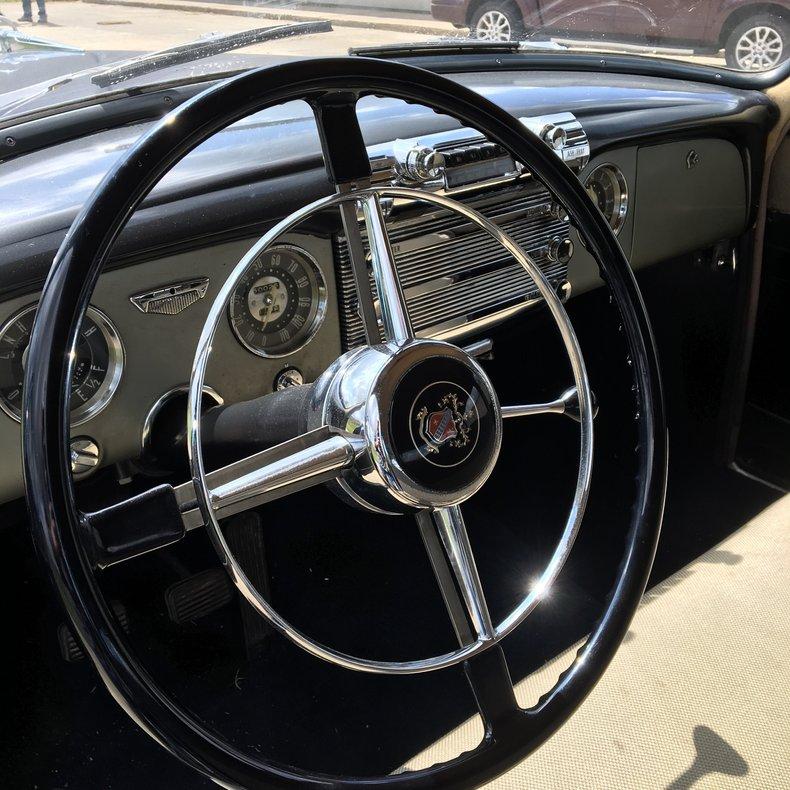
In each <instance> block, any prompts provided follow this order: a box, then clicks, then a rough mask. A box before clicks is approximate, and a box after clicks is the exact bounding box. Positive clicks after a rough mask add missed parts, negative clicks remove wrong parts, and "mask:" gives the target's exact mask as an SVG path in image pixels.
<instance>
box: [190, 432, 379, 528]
mask: <svg viewBox="0 0 790 790" xmlns="http://www.w3.org/2000/svg"><path fill="white" fill-rule="evenodd" d="M364 449H365V446H364V442H361V441H360V440H359V439H358V438H357V437H355V436H352V435H351V434H346V433H343V432H341V431H337V430H334V429H331V428H327V427H324V428H317V429H315V430H313V431H309V432H308V433H305V434H302V435H301V436H297V437H296V438H295V439H290V440H289V441H287V442H282V443H281V444H278V445H276V446H274V447H270V448H269V449H267V450H262V451H261V452H259V453H255V455H251V456H248V457H247V458H243V459H241V460H240V461H235V462H234V463H232V464H228V465H227V466H223V467H222V468H221V469H217V470H215V471H213V472H209V473H208V474H207V475H206V483H207V485H208V492H209V501H210V503H211V507H212V510H213V511H214V513H215V515H216V517H217V518H227V517H228V516H232V515H235V514H236V513H240V512H242V511H244V510H250V509H251V508H254V507H258V506H259V505H262V504H265V503H266V502H272V501H273V500H275V499H280V498H281V497H284V496H289V495H290V494H295V493H296V492H297V491H303V490H305V489H307V488H312V487H313V486H316V485H319V484H321V483H327V482H329V481H330V480H334V479H335V478H336V477H337V475H338V474H339V473H340V472H341V471H343V470H344V469H347V468H348V467H350V466H351V465H352V464H353V463H354V460H355V459H356V457H357V455H358V454H359V453H361V452H362V451H363V450H364ZM175 491H176V498H177V499H178V500H179V502H184V501H185V499H186V497H189V498H190V499H191V500H194V497H195V494H194V491H195V489H194V486H193V484H192V483H185V484H184V485H182V486H179V487H178V488H176V489H175ZM182 518H183V519H184V523H185V526H186V528H187V529H191V528H192V527H194V526H199V525H202V524H203V519H202V517H201V516H200V510H199V508H196V507H195V508H192V509H187V510H182Z"/></svg>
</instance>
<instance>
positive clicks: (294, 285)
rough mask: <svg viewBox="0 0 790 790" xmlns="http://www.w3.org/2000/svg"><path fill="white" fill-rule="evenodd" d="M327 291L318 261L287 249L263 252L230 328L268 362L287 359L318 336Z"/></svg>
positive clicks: (234, 302) (236, 298)
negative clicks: (272, 359)
mask: <svg viewBox="0 0 790 790" xmlns="http://www.w3.org/2000/svg"><path fill="white" fill-rule="evenodd" d="M325 310H326V286H325V285H324V279H323V277H322V276H321V272H320V270H319V269H318V264H317V263H316V262H315V259H314V258H313V257H312V256H311V255H309V254H308V253H307V252H305V251H304V250H303V249H301V248H299V247H294V246H291V245H287V244H281V245H278V246H277V247H272V248H271V249H268V250H266V251H265V252H263V253H261V254H260V255H259V256H258V257H257V258H256V259H255V260H254V261H253V262H252V264H251V265H250V267H249V268H248V269H247V271H246V272H245V274H244V276H243V277H242V278H241V280H239V283H238V285H237V286H236V289H235V290H234V292H233V296H232V297H231V299H230V308H229V311H230V325H231V327H233V331H234V333H235V335H236V337H237V338H238V339H239V341H240V342H241V344H242V345H243V346H245V347H246V348H248V349H249V350H250V351H252V352H253V354H258V355H260V356H262V357H282V356H285V355H286V354H290V353H291V352H293V351H296V350H297V349H299V348H301V347H302V346H303V345H305V343H307V342H308V341H309V340H310V338H311V337H312V336H313V335H314V334H315V333H316V331H317V330H318V327H319V326H320V325H321V322H322V321H323V318H324V312H325Z"/></svg>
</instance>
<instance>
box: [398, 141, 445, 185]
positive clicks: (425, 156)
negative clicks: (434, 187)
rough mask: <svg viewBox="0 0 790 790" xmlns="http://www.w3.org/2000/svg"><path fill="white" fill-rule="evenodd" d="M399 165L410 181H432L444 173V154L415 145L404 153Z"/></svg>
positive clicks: (425, 146) (427, 147)
mask: <svg viewBox="0 0 790 790" xmlns="http://www.w3.org/2000/svg"><path fill="white" fill-rule="evenodd" d="M400 165H401V172H402V173H403V174H404V175H405V176H406V177H407V178H409V179H410V180H411V181H434V180H436V179H437V178H440V177H441V175H442V173H444V154H442V153H441V152H440V151H437V150H435V149H433V148H430V147H429V146H427V145H415V146H413V147H412V148H409V149H408V150H407V151H406V153H405V155H404V156H403V157H402V161H401V162H400Z"/></svg>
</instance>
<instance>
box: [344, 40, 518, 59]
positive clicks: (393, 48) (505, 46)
mask: <svg viewBox="0 0 790 790" xmlns="http://www.w3.org/2000/svg"><path fill="white" fill-rule="evenodd" d="M519 48H520V43H519V42H518V41H485V40H483V39H479V38H478V39H474V38H473V39H457V38H448V39H441V38H440V39H435V40H434V41H419V42H415V43H411V44H381V45H379V46H375V47H352V48H351V49H349V50H348V54H349V55H358V56H359V57H363V58H401V57H408V56H409V55H423V54H425V53H426V52H427V53H431V54H433V55H459V54H463V53H464V52H469V51H473V52H475V53H476V54H483V55H501V54H505V53H508V52H518V51H519Z"/></svg>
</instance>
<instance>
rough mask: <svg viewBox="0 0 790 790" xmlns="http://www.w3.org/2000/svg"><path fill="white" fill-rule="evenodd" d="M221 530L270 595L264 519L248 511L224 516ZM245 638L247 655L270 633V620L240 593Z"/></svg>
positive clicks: (258, 586) (250, 576) (260, 589)
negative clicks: (227, 516) (262, 520)
mask: <svg viewBox="0 0 790 790" xmlns="http://www.w3.org/2000/svg"><path fill="white" fill-rule="evenodd" d="M222 526H223V530H222V531H223V533H224V535H225V540H226V541H227V542H228V546H230V550H231V551H232V552H233V555H234V556H235V557H236V559H237V560H238V561H239V564H240V565H241V566H242V568H244V573H245V574H246V576H247V578H248V579H249V580H250V581H251V582H252V584H253V585H254V586H255V587H256V589H257V590H258V592H260V594H261V595H262V596H263V597H264V598H266V599H267V600H268V598H269V566H268V563H267V562H266V547H265V546H264V541H263V523H262V522H261V517H260V515H258V513H256V512H254V511H247V512H246V513H239V514H238V515H236V516H231V517H230V518H228V519H224V520H223V524H222ZM239 603H240V606H241V622H242V626H243V628H244V642H245V644H246V647H247V653H248V655H249V654H250V653H253V652H255V651H256V650H257V649H258V648H259V647H260V646H261V645H262V644H263V643H264V642H265V641H266V639H267V638H268V637H269V636H271V634H272V633H273V631H272V628H271V626H270V625H269V623H268V622H267V621H266V620H265V619H264V618H263V617H262V616H261V615H260V614H259V613H258V612H257V611H256V610H255V609H254V608H253V607H252V606H251V605H250V604H249V603H247V601H246V600H244V598H243V597H241V596H239Z"/></svg>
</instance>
